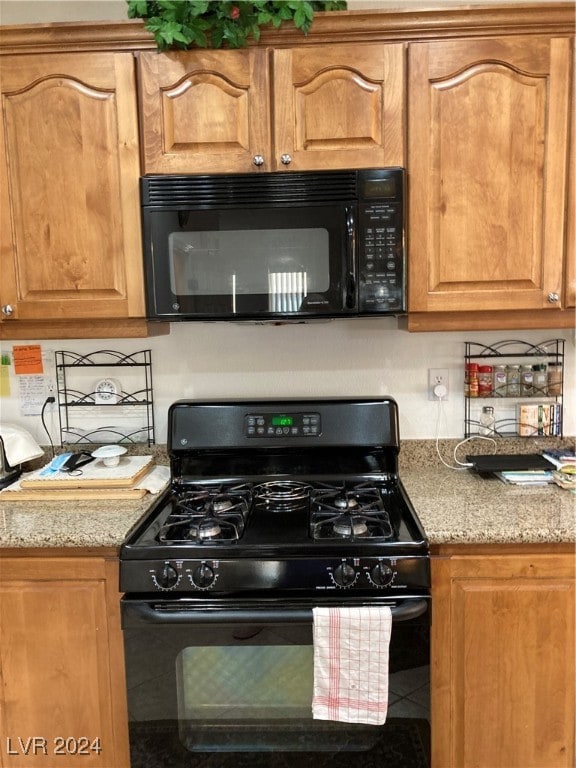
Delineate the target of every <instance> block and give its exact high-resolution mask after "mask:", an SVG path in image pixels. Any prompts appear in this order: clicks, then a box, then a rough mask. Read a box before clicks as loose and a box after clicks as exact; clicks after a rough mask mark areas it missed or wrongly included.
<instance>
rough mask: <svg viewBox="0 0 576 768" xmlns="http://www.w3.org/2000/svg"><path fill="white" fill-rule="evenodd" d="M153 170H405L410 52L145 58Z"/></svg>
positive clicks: (302, 50) (351, 49)
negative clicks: (406, 63)
mask: <svg viewBox="0 0 576 768" xmlns="http://www.w3.org/2000/svg"><path fill="white" fill-rule="evenodd" d="M138 61H139V88H140V109H141V115H142V126H143V134H142V141H143V155H144V161H143V165H144V172H145V173H224V172H238V173H245V172H250V171H254V172H258V170H262V171H273V170H289V171H290V170H293V171H302V170H310V169H323V168H326V169H329V168H336V169H337V168H354V167H377V166H382V165H402V164H403V135H404V130H403V126H404V70H405V67H404V47H403V45H402V44H391V45H375V44H368V45H362V46H357V45H346V44H342V45H323V46H320V45H318V46H302V47H295V48H286V49H277V50H268V49H266V48H257V47H256V48H251V49H248V50H241V51H201V52H198V51H194V52H184V53H182V52H180V53H164V54H158V53H155V52H145V53H141V54H140V55H139V56H138Z"/></svg>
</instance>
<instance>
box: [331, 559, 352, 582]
mask: <svg viewBox="0 0 576 768" xmlns="http://www.w3.org/2000/svg"><path fill="white" fill-rule="evenodd" d="M333 578H334V581H335V583H336V584H337V586H339V587H349V586H350V585H351V584H354V582H355V581H356V571H355V570H354V568H353V566H351V565H350V563H340V565H337V566H336V568H334V574H333Z"/></svg>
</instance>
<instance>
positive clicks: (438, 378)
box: [428, 368, 450, 400]
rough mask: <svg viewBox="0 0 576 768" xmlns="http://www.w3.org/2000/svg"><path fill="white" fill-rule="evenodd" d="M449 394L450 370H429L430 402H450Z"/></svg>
mask: <svg viewBox="0 0 576 768" xmlns="http://www.w3.org/2000/svg"><path fill="white" fill-rule="evenodd" d="M437 387H438V389H437ZM442 387H443V389H442ZM449 393H450V385H449V381H448V368H429V369H428V400H448V395H449Z"/></svg>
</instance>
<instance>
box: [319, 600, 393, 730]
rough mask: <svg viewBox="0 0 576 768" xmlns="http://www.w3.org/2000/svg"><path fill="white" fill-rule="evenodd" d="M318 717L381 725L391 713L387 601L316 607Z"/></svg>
mask: <svg viewBox="0 0 576 768" xmlns="http://www.w3.org/2000/svg"><path fill="white" fill-rule="evenodd" d="M313 615H314V696H313V699H312V716H313V718H315V719H316V720H339V721H341V722H345V723H368V724H369V725H382V723H384V722H385V721H386V714H387V712H388V651H389V647H390V634H391V631H392V613H391V611H390V608H389V607H388V606H351V607H341V608H314V609H313Z"/></svg>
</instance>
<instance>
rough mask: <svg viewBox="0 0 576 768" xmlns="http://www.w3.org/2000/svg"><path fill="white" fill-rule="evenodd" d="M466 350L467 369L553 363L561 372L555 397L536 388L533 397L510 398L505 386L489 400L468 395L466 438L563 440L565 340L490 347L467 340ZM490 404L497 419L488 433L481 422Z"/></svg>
mask: <svg viewBox="0 0 576 768" xmlns="http://www.w3.org/2000/svg"><path fill="white" fill-rule="evenodd" d="M465 347H466V350H465V358H464V361H465V368H466V370H467V369H468V366H469V364H470V363H478V364H479V365H492V366H494V365H496V364H499V365H506V366H508V365H514V364H524V365H531V364H535V365H546V366H549V365H550V364H551V363H553V364H554V365H556V366H557V367H558V369H559V370H560V371H561V374H560V381H559V384H557V385H556V387H555V389H554V391H555V392H556V394H553V395H550V394H549V393H548V389H547V388H535V389H534V391H533V393H532V395H531V396H527V395H526V394H522V392H520V394H518V395H509V394H508V390H507V388H506V387H504V388H502V387H496V388H495V390H493V391H492V392H491V394H490V396H488V397H480V396H478V397H470V396H469V395H465V397H464V436H465V437H472V436H476V435H480V434H483V435H485V436H487V437H518V436H522V437H563V409H562V397H563V393H564V339H549V340H547V341H542V342H540V343H538V344H532V343H530V342H527V341H521V340H518V339H509V340H506V341H499V342H497V343H495V344H490V345H487V344H480V343H478V342H474V341H467V342H465ZM487 405H488V406H492V407H493V408H494V417H495V422H494V425H493V427H491V428H490V429H488V430H486V429H485V428H483V427H482V424H481V422H480V414H481V412H482V407H483V406H487ZM530 406H531V407H530ZM534 415H535V420H534V421H532V418H533V416H534Z"/></svg>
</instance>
